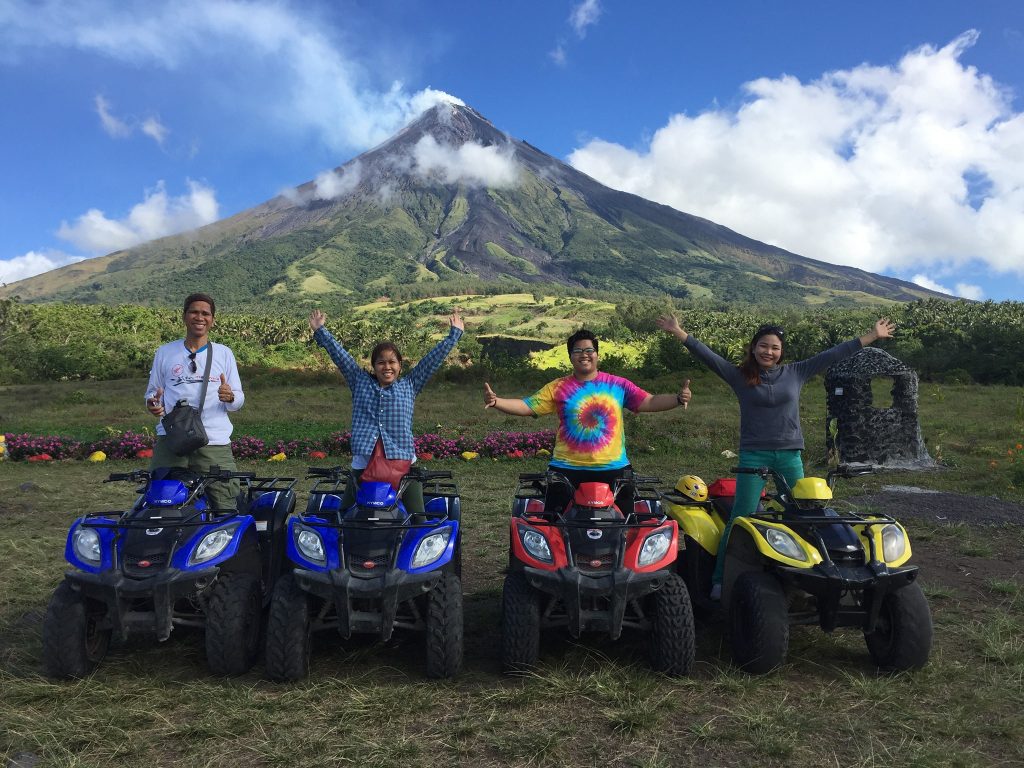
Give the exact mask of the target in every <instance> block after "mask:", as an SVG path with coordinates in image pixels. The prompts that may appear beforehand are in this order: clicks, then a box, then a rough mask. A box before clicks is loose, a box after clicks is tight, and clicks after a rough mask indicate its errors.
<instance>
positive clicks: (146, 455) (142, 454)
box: [135, 448, 153, 459]
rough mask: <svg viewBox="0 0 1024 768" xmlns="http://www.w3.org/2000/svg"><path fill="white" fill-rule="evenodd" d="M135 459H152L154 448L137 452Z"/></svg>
mask: <svg viewBox="0 0 1024 768" xmlns="http://www.w3.org/2000/svg"><path fill="white" fill-rule="evenodd" d="M135 458H137V459H152V458H153V449H152V448H140V449H139V450H137V451H136V452H135Z"/></svg>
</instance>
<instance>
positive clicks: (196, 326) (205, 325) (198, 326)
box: [184, 301, 214, 346]
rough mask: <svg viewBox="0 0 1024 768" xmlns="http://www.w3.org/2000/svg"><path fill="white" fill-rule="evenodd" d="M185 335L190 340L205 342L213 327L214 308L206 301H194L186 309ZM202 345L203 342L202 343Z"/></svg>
mask: <svg viewBox="0 0 1024 768" xmlns="http://www.w3.org/2000/svg"><path fill="white" fill-rule="evenodd" d="M184 319H185V335H186V336H187V337H188V340H189V341H192V342H204V341H205V340H206V337H207V335H208V334H209V333H210V329H211V328H213V324H214V318H213V308H212V307H211V306H210V305H209V303H208V302H205V301H193V302H192V303H191V304H189V305H188V309H186V310H185V315H184ZM200 346H201V344H200Z"/></svg>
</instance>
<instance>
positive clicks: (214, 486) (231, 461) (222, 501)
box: [149, 435, 240, 509]
mask: <svg viewBox="0 0 1024 768" xmlns="http://www.w3.org/2000/svg"><path fill="white" fill-rule="evenodd" d="M157 467H180V468H182V469H190V470H192V471H193V472H206V471H207V470H209V469H210V467H220V468H221V469H230V470H231V471H232V472H235V471H237V470H238V466H237V465H236V464H235V457H234V455H233V454H232V453H231V446H230V445H204V446H203V447H202V448H197V449H196V450H194V451H192V453H190V454H189V455H188V456H178V455H176V454H175V453H174V452H173V451H171V449H170V448H168V447H167V441H166V438H164V436H163V435H157V438H156V445H154V446H153V458H152V459H151V460H150V462H149V468H150V470H153V469H156V468H157ZM239 488H240V486H239V484H238V480H237V479H232V480H218V481H216V482H213V483H210V485H209V486H207V489H206V496H207V498H208V499H209V501H210V504H211V506H212V507H213V508H214V509H235V507H236V503H237V500H238V492H239Z"/></svg>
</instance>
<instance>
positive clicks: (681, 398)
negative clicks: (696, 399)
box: [676, 379, 693, 411]
mask: <svg viewBox="0 0 1024 768" xmlns="http://www.w3.org/2000/svg"><path fill="white" fill-rule="evenodd" d="M691 397H693V393H692V392H690V380H689V379H687V380H686V381H685V382H684V383H683V388H682V389H680V390H679V394H678V395H676V400H677V401H678V402H679V404H680V405H681V406H683V410H684V411H685V410H686V409H687V408H688V407H689V405H690V398H691Z"/></svg>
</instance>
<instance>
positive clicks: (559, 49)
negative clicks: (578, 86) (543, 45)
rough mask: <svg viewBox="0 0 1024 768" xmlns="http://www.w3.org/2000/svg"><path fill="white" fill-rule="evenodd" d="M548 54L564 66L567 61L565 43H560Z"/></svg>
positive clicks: (559, 64) (556, 62)
mask: <svg viewBox="0 0 1024 768" xmlns="http://www.w3.org/2000/svg"><path fill="white" fill-rule="evenodd" d="M548 56H550V57H551V60H552V61H553V62H555V64H557V65H558V66H560V67H564V66H565V63H566V60H567V59H566V53H565V45H563V44H562V43H558V44H557V45H556V46H555V47H554V48H553V49H552V50H551V51H550V52H549V53H548Z"/></svg>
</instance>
